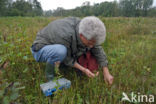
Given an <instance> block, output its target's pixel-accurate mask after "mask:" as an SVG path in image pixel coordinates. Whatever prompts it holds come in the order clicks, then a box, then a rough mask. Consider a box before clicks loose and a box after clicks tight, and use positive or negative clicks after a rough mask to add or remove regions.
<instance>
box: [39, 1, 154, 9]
mask: <svg viewBox="0 0 156 104" xmlns="http://www.w3.org/2000/svg"><path fill="white" fill-rule="evenodd" d="M38 1H39V2H40V3H41V5H42V8H43V10H50V9H51V10H53V9H56V8H57V7H63V8H64V9H73V8H75V7H77V6H81V5H82V3H83V2H85V1H89V2H90V3H91V5H93V4H94V3H100V2H103V1H114V0H38ZM117 1H119V0H117ZM154 5H155V6H156V0H154Z"/></svg>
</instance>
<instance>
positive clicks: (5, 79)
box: [0, 17, 156, 104]
mask: <svg viewBox="0 0 156 104" xmlns="http://www.w3.org/2000/svg"><path fill="white" fill-rule="evenodd" d="M100 18H101V20H102V21H103V22H104V23H105V25H106V29H107V39H106V41H105V43H104V44H102V46H103V48H104V50H105V53H106V54H107V57H108V60H109V70H110V72H111V73H112V74H113V76H114V78H115V79H114V83H113V85H112V86H111V87H110V86H108V85H106V84H105V82H104V80H103V75H102V70H101V71H100V75H99V76H98V77H97V78H93V79H89V78H87V77H86V76H83V77H79V76H77V75H76V73H75V72H74V70H72V69H69V68H66V70H67V71H66V72H65V73H62V74H61V76H63V77H66V78H67V79H69V80H71V82H72V85H71V88H69V89H68V90H63V91H58V92H57V93H55V95H53V96H51V97H45V96H44V95H43V93H42V91H41V89H40V86H39V85H40V84H41V83H44V82H46V79H45V76H44V69H45V64H44V63H37V62H35V60H34V59H33V57H32V55H31V52H30V47H31V45H32V42H33V40H34V39H35V37H36V33H37V32H38V31H39V30H40V29H42V28H43V27H44V26H46V25H47V24H48V23H50V22H51V21H53V20H55V19H57V18H42V17H35V18H29V17H24V18H22V17H7V18H0V65H1V66H2V64H3V63H6V62H8V63H9V64H8V65H7V67H6V68H4V69H2V70H1V73H0V103H6V104H7V101H8V102H12V103H13V102H19V103H21V104H49V103H50V104H51V103H53V104H127V103H128V102H121V98H122V92H125V93H127V94H130V93H131V92H135V93H138V92H140V93H141V94H147V95H148V94H153V95H155V94H156V83H155V82H156V64H155V63H156V55H155V53H156V47H155V45H154V44H156V30H155V29H156V18H121V17H120V18H103V17H100ZM57 76H58V77H60V75H59V74H58V75H57ZM12 82H14V83H16V85H15V84H13V83H12ZM17 82H19V83H18V84H17ZM9 85H10V87H8V86H9ZM18 88H19V90H17V89H18ZM6 90H7V91H6ZM1 94H2V96H1Z"/></svg>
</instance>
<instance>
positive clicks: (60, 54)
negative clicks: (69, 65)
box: [57, 45, 67, 61]
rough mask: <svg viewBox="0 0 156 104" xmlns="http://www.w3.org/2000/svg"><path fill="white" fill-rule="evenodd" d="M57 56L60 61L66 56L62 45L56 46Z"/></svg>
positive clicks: (65, 49)
mask: <svg viewBox="0 0 156 104" xmlns="http://www.w3.org/2000/svg"><path fill="white" fill-rule="evenodd" d="M57 56H58V57H59V59H60V61H63V59H64V58H65V57H66V56H67V48H66V47H65V46H64V45H58V46H57Z"/></svg>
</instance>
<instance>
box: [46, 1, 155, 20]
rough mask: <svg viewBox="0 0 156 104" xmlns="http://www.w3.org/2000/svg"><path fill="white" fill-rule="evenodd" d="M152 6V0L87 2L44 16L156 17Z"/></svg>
mask: <svg viewBox="0 0 156 104" xmlns="http://www.w3.org/2000/svg"><path fill="white" fill-rule="evenodd" d="M152 4H153V0H119V2H117V1H116V0H115V1H113V2H102V3H96V4H94V5H90V2H88V1H87V2H84V3H83V4H82V6H80V7H76V8H75V9H71V10H65V9H63V8H61V7H59V8H57V9H56V10H54V11H47V14H46V15H50V13H51V15H53V16H70V15H71V16H89V15H95V16H104V17H118V16H125V17H139V16H143V17H146V16H152V17H156V7H155V6H154V7H152Z"/></svg>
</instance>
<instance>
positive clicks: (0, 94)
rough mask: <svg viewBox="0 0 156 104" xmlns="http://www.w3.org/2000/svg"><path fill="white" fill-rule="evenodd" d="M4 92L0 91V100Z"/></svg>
mask: <svg viewBox="0 0 156 104" xmlns="http://www.w3.org/2000/svg"><path fill="white" fill-rule="evenodd" d="M3 94H4V90H0V98H1V97H3Z"/></svg>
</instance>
